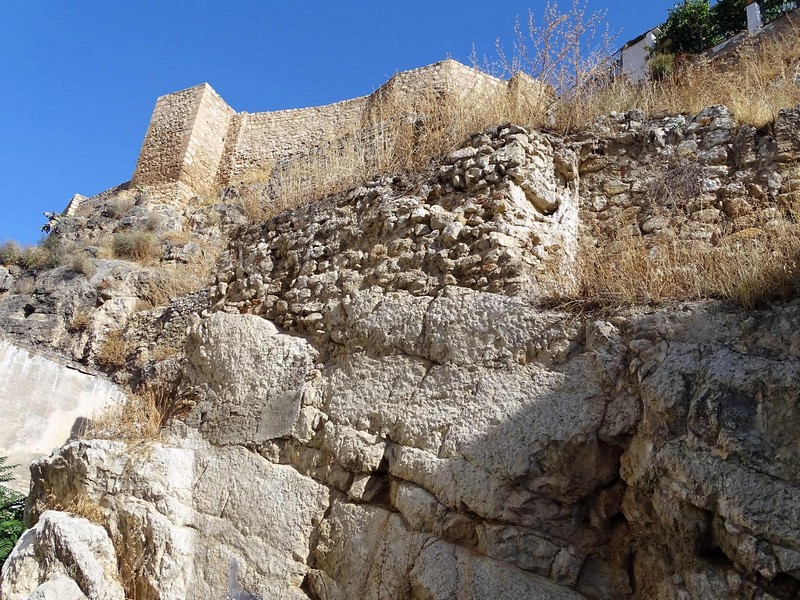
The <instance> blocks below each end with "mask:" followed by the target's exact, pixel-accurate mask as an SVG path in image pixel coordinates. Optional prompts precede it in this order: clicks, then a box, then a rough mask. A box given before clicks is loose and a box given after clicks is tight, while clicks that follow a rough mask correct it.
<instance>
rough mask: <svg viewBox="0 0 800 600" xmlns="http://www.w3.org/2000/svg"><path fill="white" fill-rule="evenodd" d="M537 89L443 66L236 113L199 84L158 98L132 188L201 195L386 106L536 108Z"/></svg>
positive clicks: (363, 122) (347, 130) (328, 138)
mask: <svg viewBox="0 0 800 600" xmlns="http://www.w3.org/2000/svg"><path fill="white" fill-rule="evenodd" d="M544 89H545V88H544V86H542V85H541V84H540V83H539V82H537V81H535V80H533V79H531V78H530V77H527V76H522V75H517V76H515V77H513V78H512V79H511V80H509V81H505V80H502V79H498V78H496V77H492V76H491V75H487V74H486V73H482V72H480V71H477V70H475V69H472V68H470V67H467V66H465V65H462V64H461V63H459V62H457V61H454V60H445V61H441V62H438V63H435V64H433V65H428V66H425V67H421V68H419V69H414V70H412V71H405V72H402V73H397V74H396V75H394V76H393V77H392V78H391V79H389V81H388V82H386V84H384V85H383V86H381V87H380V88H378V89H377V90H376V91H375V92H373V93H372V94H371V95H369V96H364V97H360V98H355V99H352V100H345V101H343V102H338V103H335V104H329V105H326V106H317V107H311V108H301V109H294V110H281V111H273V112H261V113H246V112H241V113H237V112H235V111H234V110H233V109H232V108H231V107H230V106H228V105H227V104H226V103H225V101H224V100H223V99H222V98H221V97H220V96H219V95H218V94H217V93H216V92H215V91H214V90H213V89H212V88H211V86H210V85H208V84H207V83H204V84H201V85H198V86H195V87H192V88H189V89H186V90H182V91H179V92H175V93H172V94H167V95H166V96H162V97H160V98H159V99H158V101H157V102H156V106H155V109H154V110H153V116H152V118H151V121H150V126H149V127H148V129H147V134H146V135H145V140H144V144H143V145H142V150H141V153H140V155H139V160H138V162H137V165H136V171H135V173H134V175H133V179H132V183H133V184H134V185H146V186H156V187H158V186H163V185H165V184H176V183H180V184H182V185H183V186H185V187H187V188H188V189H190V190H192V191H193V192H194V193H198V194H202V193H204V192H207V191H209V190H210V189H212V188H213V187H214V186H219V185H226V184H228V183H231V182H233V181H236V180H240V179H242V178H245V177H247V176H253V175H255V174H257V173H258V172H260V171H266V170H268V169H270V168H271V167H272V166H273V165H274V163H275V162H276V161H279V160H285V159H287V158H291V157H293V156H297V155H302V154H307V153H308V152H309V150H311V149H313V148H315V147H319V146H323V145H327V144H330V143H333V142H336V141H337V140H341V139H343V138H345V137H348V136H352V135H353V134H356V135H358V134H359V132H361V131H366V129H367V128H368V127H369V126H370V123H371V122H372V121H373V120H374V117H375V115H374V112H373V111H374V110H375V109H376V107H378V108H379V107H381V106H384V105H385V104H386V103H389V104H395V105H397V104H398V103H404V102H405V101H406V100H407V99H409V98H412V97H420V96H421V95H423V94H430V93H433V94H435V95H436V97H437V98H440V99H442V98H444V97H445V96H449V95H450V96H452V95H457V96H460V97H475V98H476V99H494V98H496V97H498V96H502V97H504V98H505V97H510V98H511V99H512V100H513V101H514V102H540V101H541V98H542V95H543V91H544ZM184 196H185V194H184Z"/></svg>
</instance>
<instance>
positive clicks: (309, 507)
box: [4, 430, 329, 600]
mask: <svg viewBox="0 0 800 600" xmlns="http://www.w3.org/2000/svg"><path fill="white" fill-rule="evenodd" d="M184 433H185V437H183V438H181V437H179V436H178V437H174V438H173V440H172V442H173V443H171V444H163V443H152V444H150V445H149V446H148V447H146V448H142V449H140V450H139V451H138V452H136V451H134V452H129V449H128V447H127V446H126V445H125V444H123V443H119V442H111V441H92V442H74V443H71V444H68V445H67V446H65V447H63V448H62V449H61V450H59V451H58V452H57V453H55V454H54V455H53V456H52V457H50V458H47V459H42V460H40V461H38V462H36V463H35V464H34V465H33V467H32V468H33V470H34V476H35V481H36V483H35V485H34V488H33V490H32V492H31V494H32V496H33V497H34V498H38V499H40V500H44V499H46V498H47V497H48V496H54V497H57V498H60V499H64V500H66V501H67V502H68V501H71V500H72V499H75V498H84V500H87V499H88V501H89V502H91V503H94V504H96V505H98V506H99V507H102V509H103V511H104V512H105V513H106V514H107V515H108V521H109V530H110V531H111V532H112V537H113V539H114V542H115V544H116V546H117V550H118V552H120V553H121V556H122V557H123V559H122V560H121V561H120V568H121V577H122V579H123V581H125V582H126V585H127V586H128V587H129V588H130V589H136V590H138V592H137V593H138V596H137V597H139V598H145V599H149V598H160V599H162V600H168V599H171V600H183V599H185V598H214V597H224V596H225V594H231V593H232V591H235V590H244V591H247V592H248V593H251V594H254V595H255V596H256V597H262V598H305V595H304V594H303V593H302V592H301V590H300V587H301V585H302V584H303V581H304V579H305V576H306V574H307V572H308V565H307V564H306V559H307V556H308V554H309V552H310V546H311V542H310V539H311V537H312V535H313V532H314V528H315V526H316V525H317V524H318V523H319V522H320V521H321V520H322V518H323V515H324V513H325V510H326V508H327V506H328V498H329V492H328V490H327V489H326V488H325V487H324V486H322V485H320V484H318V483H316V482H314V481H313V480H312V479H310V478H308V477H305V476H303V475H301V474H299V473H298V472H297V471H296V470H295V469H293V468H291V467H288V466H281V465H274V464H272V463H270V462H268V461H267V460H265V459H264V458H262V457H260V456H258V455H257V454H254V453H252V452H249V451H247V450H245V449H244V448H241V447H236V446H232V447H228V448H214V447H211V446H209V445H208V444H207V443H206V442H205V441H203V440H202V439H201V438H200V437H199V435H198V434H197V433H196V432H193V431H191V430H185V431H184ZM46 514H48V513H45V515H46ZM40 522H41V521H40ZM65 564H67V565H69V564H70V563H69V562H66V563H65ZM115 569H116V562H115ZM6 579H8V580H9V581H12V582H14V581H17V580H18V579H19V576H18V575H17V574H15V572H12V571H10V572H9V573H8V574H6V575H5V576H4V581H5V580H6ZM14 585H16V584H14ZM231 597H235V596H233V595H232V596H231ZM242 597H246V596H242Z"/></svg>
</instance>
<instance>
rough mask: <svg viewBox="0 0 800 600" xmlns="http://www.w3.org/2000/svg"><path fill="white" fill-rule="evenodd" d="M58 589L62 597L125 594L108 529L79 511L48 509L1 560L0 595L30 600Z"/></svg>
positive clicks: (118, 598) (116, 598)
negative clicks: (4, 559)
mask: <svg viewBox="0 0 800 600" xmlns="http://www.w3.org/2000/svg"><path fill="white" fill-rule="evenodd" d="M70 580H71V581H72V583H68V582H69V581H70ZM56 594H59V595H58V598H59V599H60V600H65V599H67V598H70V599H75V600H77V599H83V598H88V599H89V600H124V599H125V592H124V590H123V588H122V582H121V581H120V577H119V573H118V571H117V557H116V554H115V552H114V546H113V544H112V543H111V540H110V539H109V537H108V533H107V532H106V530H105V529H103V527H100V526H99V525H95V524H94V523H91V522H89V521H87V520H86V519H83V518H80V517H75V516H73V515H69V514H66V513H61V512H57V511H47V512H45V513H44V514H42V515H41V516H40V518H39V522H38V523H37V524H36V527H34V528H33V529H29V530H28V531H27V532H25V534H24V535H23V536H22V538H20V540H19V541H18V542H17V545H16V546H15V547H14V550H13V552H12V553H11V555H10V556H9V557H8V559H7V560H6V562H5V564H4V565H3V575H2V580H0V596H2V597H3V598H5V599H6V600H29V599H31V598H40V599H45V598H56V597H57V596H56Z"/></svg>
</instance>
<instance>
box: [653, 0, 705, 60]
mask: <svg viewBox="0 0 800 600" xmlns="http://www.w3.org/2000/svg"><path fill="white" fill-rule="evenodd" d="M714 29H715V28H714V22H713V19H712V15H711V7H710V6H709V4H708V0H683V2H682V3H681V4H678V5H676V6H674V7H673V8H671V9H670V10H669V16H668V17H667V21H666V22H665V23H664V24H663V25H662V26H661V33H660V35H659V36H658V40H657V42H656V53H657V54H665V53H670V54H698V53H700V52H702V51H703V50H705V49H706V48H708V47H709V46H712V45H713V44H714V41H715V32H714Z"/></svg>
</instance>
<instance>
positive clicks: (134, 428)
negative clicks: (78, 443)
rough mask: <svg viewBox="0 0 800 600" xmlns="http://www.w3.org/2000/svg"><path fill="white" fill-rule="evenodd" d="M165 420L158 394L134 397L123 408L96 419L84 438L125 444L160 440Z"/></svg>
mask: <svg viewBox="0 0 800 600" xmlns="http://www.w3.org/2000/svg"><path fill="white" fill-rule="evenodd" d="M163 420H164V417H163V416H162V414H161V412H160V409H159V398H158V397H157V395H156V394H154V393H152V392H145V393H142V394H131V395H129V396H128V400H127V402H125V404H123V405H122V406H114V407H112V408H110V409H108V410H107V411H105V412H104V413H102V414H100V415H98V416H97V417H95V418H93V419H92V420H91V423H90V424H89V426H88V427H87V428H86V430H85V431H84V432H83V433H82V434H81V437H83V438H84V439H105V440H121V441H126V442H141V441H149V440H158V439H159V438H160V436H161V427H162V421H163Z"/></svg>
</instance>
